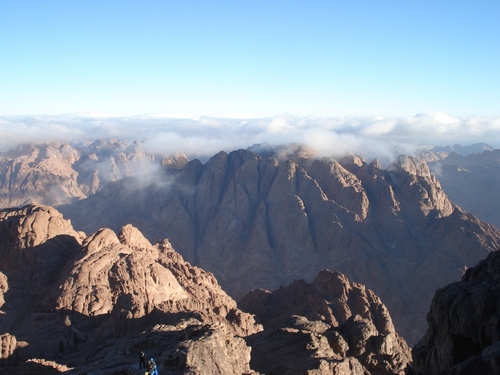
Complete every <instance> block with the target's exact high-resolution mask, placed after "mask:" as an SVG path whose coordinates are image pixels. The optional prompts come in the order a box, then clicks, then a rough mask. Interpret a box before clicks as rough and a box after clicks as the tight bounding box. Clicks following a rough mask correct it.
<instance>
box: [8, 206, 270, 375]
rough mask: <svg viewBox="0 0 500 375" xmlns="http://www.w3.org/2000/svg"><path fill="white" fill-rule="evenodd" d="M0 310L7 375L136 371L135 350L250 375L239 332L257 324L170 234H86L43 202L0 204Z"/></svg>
mask: <svg viewBox="0 0 500 375" xmlns="http://www.w3.org/2000/svg"><path fill="white" fill-rule="evenodd" d="M0 309H1V314H0V348H1V352H0V369H1V372H2V373H9V374H54V373H58V372H66V373H71V374H140V373H141V372H140V371H139V353H140V352H141V351H144V352H145V353H146V355H147V356H148V359H149V357H153V358H154V359H155V360H156V362H157V365H158V368H159V369H161V370H167V369H168V370H169V371H172V372H170V373H173V374H176V373H178V374H181V373H192V374H205V373H213V374H244V373H252V371H251V369H250V366H249V362H250V351H251V349H250V347H248V346H247V344H246V343H245V341H244V340H243V339H242V337H245V336H247V335H250V334H254V333H256V332H259V331H261V330H262V326H261V325H260V324H257V323H256V322H255V320H254V318H253V317H252V316H251V315H250V314H248V313H244V312H242V311H241V310H239V309H238V308H237V305H236V302H235V301H234V300H233V299H232V298H231V297H229V296H228V295H227V294H226V293H225V292H224V291H223V290H222V289H221V288H220V286H219V285H218V283H217V281H216V279H215V278H214V276H213V275H212V274H210V273H208V272H205V271H203V270H202V269H200V268H197V267H193V266H191V265H190V264H189V263H187V262H186V261H184V260H183V259H182V257H181V256H180V255H179V254H178V253H176V252H175V251H174V250H173V248H172V247H171V245H170V243H169V242H168V241H167V240H164V241H161V242H159V243H156V244H154V245H152V244H151V243H150V242H149V241H148V240H147V239H146V238H144V236H143V235H142V234H141V233H140V232H139V231H138V230H137V229H136V228H134V227H132V226H130V225H128V226H125V227H124V228H122V230H121V231H120V232H119V234H118V235H117V234H115V233H114V232H112V231H111V230H109V229H101V230H99V231H97V232H95V233H93V234H92V235H90V236H85V235H84V234H83V233H81V232H75V231H74V230H73V228H72V226H71V224H70V222H69V221H68V220H65V219H64V218H63V217H62V215H61V214H60V213H59V212H58V211H56V210H55V209H53V208H51V207H47V206H26V207H24V208H21V209H4V210H2V211H0ZM142 373H144V372H142ZM160 373H161V371H160Z"/></svg>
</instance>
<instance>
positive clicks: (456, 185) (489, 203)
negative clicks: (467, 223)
mask: <svg viewBox="0 0 500 375" xmlns="http://www.w3.org/2000/svg"><path fill="white" fill-rule="evenodd" d="M429 168H430V169H431V170H432V171H433V173H434V174H435V175H436V176H437V177H438V179H439V181H440V182H441V185H442V187H443V190H444V191H445V192H446V194H447V195H448V196H449V197H450V199H451V200H452V201H453V202H455V203H457V204H458V205H460V206H461V207H463V208H464V209H465V210H467V211H468V212H471V213H473V214H474V215H476V216H477V217H479V218H480V219H481V220H485V221H487V222H489V223H491V224H493V225H494V226H496V227H497V228H500V207H499V206H498V204H497V203H496V202H497V195H498V191H499V189H500V150H491V151H490V150H486V151H483V152H481V153H476V154H470V155H467V156H462V155H459V154H458V153H455V152H452V153H450V154H449V155H448V156H447V157H445V158H443V159H440V160H437V161H433V162H430V163H429Z"/></svg>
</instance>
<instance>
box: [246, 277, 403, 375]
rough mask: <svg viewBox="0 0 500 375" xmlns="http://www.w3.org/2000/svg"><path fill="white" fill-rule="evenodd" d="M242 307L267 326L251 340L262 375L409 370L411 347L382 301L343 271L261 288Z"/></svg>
mask: <svg viewBox="0 0 500 375" xmlns="http://www.w3.org/2000/svg"><path fill="white" fill-rule="evenodd" d="M238 305H239V307H240V308H241V309H242V310H244V311H247V312H250V313H253V314H255V315H256V316H257V318H258V319H259V320H260V321H261V322H262V323H263V324H264V327H265V330H264V331H263V332H260V333H257V334H254V335H251V336H248V337H247V338H246V340H247V343H248V344H249V345H250V346H251V347H252V353H253V355H252V361H251V364H252V368H254V369H255V370H257V371H259V372H262V373H266V374H267V373H280V374H281V373H283V374H284V373H289V371H291V369H293V370H294V371H297V373H314V374H331V373H338V374H351V373H352V374H367V373H370V374H372V373H373V374H375V373H377V374H401V375H403V374H405V373H406V371H408V369H409V364H410V362H411V354H410V349H409V348H408V346H407V344H406V342H405V340H404V339H403V338H401V337H400V336H399V335H398V334H397V333H396V331H395V329H394V326H393V324H392V319H391V317H390V315H389V312H388V311H387V308H386V307H385V306H384V304H383V303H382V302H381V301H380V298H378V297H377V296H376V295H375V294H374V293H373V292H372V291H371V290H369V289H367V288H366V287H365V286H364V285H361V284H357V283H352V282H350V281H349V280H348V279H347V278H346V277H345V276H344V275H342V274H341V273H339V272H331V271H326V270H325V271H321V272H320V273H319V274H318V275H317V276H316V278H315V279H314V281H313V282H312V283H306V282H305V281H303V280H300V281H295V282H293V283H292V284H290V285H289V286H287V287H282V288H279V289H277V290H275V291H273V292H269V291H267V290H262V289H260V290H256V291H253V292H250V293H249V294H247V295H246V296H245V297H243V299H242V300H241V301H240V302H239V303H238Z"/></svg>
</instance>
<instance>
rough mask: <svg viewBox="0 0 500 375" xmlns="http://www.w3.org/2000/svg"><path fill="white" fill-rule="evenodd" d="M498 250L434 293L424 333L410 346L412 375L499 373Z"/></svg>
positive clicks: (499, 294) (499, 272) (499, 297)
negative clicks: (413, 373) (412, 362)
mask: <svg viewBox="0 0 500 375" xmlns="http://www.w3.org/2000/svg"><path fill="white" fill-rule="evenodd" d="M498 301H500V251H496V252H492V253H490V254H489V255H488V257H487V258H486V259H485V260H483V261H481V262H479V264H477V265H476V266H475V267H473V268H469V269H468V270H467V271H466V272H465V274H464V276H463V277H462V280H461V281H460V282H456V283H453V284H450V285H448V286H446V287H444V288H442V289H439V290H438V291H437V292H436V294H435V296H434V299H433V300H432V305H431V308H430V311H429V314H428V315H427V320H428V324H429V326H428V330H427V333H426V334H425V336H424V337H423V338H422V339H421V340H420V341H419V342H418V344H417V345H416V346H415V347H414V348H413V361H414V365H413V367H414V371H415V373H416V374H418V375H423V374H425V375H435V374H436V375H437V374H450V375H451V374H453V375H465V374H467V375H475V374H478V375H479V374H496V373H498V372H499V371H500V366H499V363H500V305H499V303H498Z"/></svg>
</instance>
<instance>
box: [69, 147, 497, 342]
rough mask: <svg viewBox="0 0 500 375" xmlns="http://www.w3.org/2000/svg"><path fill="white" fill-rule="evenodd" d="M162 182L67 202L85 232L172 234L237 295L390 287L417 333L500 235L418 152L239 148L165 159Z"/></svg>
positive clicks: (394, 304) (383, 290)
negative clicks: (305, 285)
mask: <svg viewBox="0 0 500 375" xmlns="http://www.w3.org/2000/svg"><path fill="white" fill-rule="evenodd" d="M155 181H157V183H156V184H153V185H151V184H147V186H146V187H144V186H145V184H144V182H146V181H141V179H139V178H129V179H124V180H120V181H117V182H114V183H109V184H108V185H106V186H105V187H104V188H103V189H101V190H100V191H99V192H98V193H96V194H95V195H92V196H90V197H89V198H87V199H84V200H81V201H78V202H75V203H73V204H71V205H67V206H62V207H60V210H61V211H62V212H63V213H64V215H65V216H66V217H69V218H71V220H72V222H73V223H74V225H75V227H76V228H78V229H80V230H84V231H86V232H88V233H91V232H95V231H96V230H97V229H98V228H99V227H109V228H111V229H112V230H114V231H119V230H120V228H121V227H122V226H124V225H125V224H127V223H132V224H133V225H134V226H136V227H137V228H139V230H141V232H142V233H144V235H145V236H146V237H147V238H148V239H149V240H150V241H158V240H160V239H162V238H164V237H167V238H169V240H170V241H171V243H172V244H173V246H174V247H175V249H177V250H178V251H179V252H180V253H181V254H182V255H183V257H184V258H185V259H186V260H188V261H189V262H190V263H192V264H195V265H197V266H200V267H202V268H203V269H206V270H208V271H210V272H213V273H214V274H215V275H216V277H217V279H218V280H219V282H220V283H221V285H222V286H223V288H224V289H225V290H227V291H228V293H229V294H230V295H231V296H233V297H234V298H241V297H242V296H243V295H244V294H246V293H247V292H249V291H250V290H253V289H257V288H266V289H270V290H271V289H276V288H278V287H279V286H281V285H287V284H289V283H291V282H292V281H293V280H295V279H305V280H306V281H312V280H313V279H314V277H315V276H316V274H317V273H318V272H319V271H320V270H322V269H325V268H329V269H334V270H338V271H340V272H342V273H343V274H345V275H346V276H347V277H348V278H349V279H350V280H354V281H356V282H360V283H363V284H365V285H367V286H368V287H369V288H370V289H372V290H374V292H375V293H377V295H379V296H380V297H381V298H382V300H383V301H384V303H385V304H386V305H387V306H388V308H389V310H390V311H391V314H392V316H393V319H394V323H395V325H396V327H397V329H398V332H400V333H401V334H402V335H403V336H404V337H405V338H406V339H407V340H408V341H409V342H410V343H415V342H416V340H417V339H418V338H419V337H421V336H422V335H423V333H424V332H425V318H424V317H425V313H426V311H427V309H428V306H429V304H430V301H431V298H432V293H433V291H434V290H436V289H437V288H438V287H439V286H441V285H445V284H447V283H450V282H452V281H455V280H457V279H458V278H459V277H460V272H459V269H461V268H463V267H464V265H467V266H471V265H473V264H475V263H477V261H478V260H480V259H482V258H484V256H486V255H487V253H488V252H489V251H492V250H494V249H496V248H498V247H499V245H500V231H499V230H498V229H496V228H494V227H492V226H491V225H488V224H485V223H483V222H480V221H479V220H478V219H477V218H475V217H474V216H472V215H470V214H467V213H466V212H465V211H463V210H462V209H461V208H460V207H458V206H456V205H454V204H453V203H451V202H450V200H449V199H448V198H447V196H446V195H445V193H444V191H443V190H442V189H441V186H440V184H439V182H438V181H437V180H436V178H435V177H434V175H432V174H431V173H430V171H429V169H428V167H427V165H426V164H425V163H424V162H422V161H418V160H416V159H414V158H410V157H404V156H402V157H399V158H398V159H397V160H396V161H395V162H394V163H393V164H392V165H390V166H389V167H387V168H386V169H385V170H382V169H381V166H380V163H378V162H377V161H376V160H375V161H373V162H371V163H369V164H367V163H366V162H365V161H364V160H362V159H361V158H359V157H356V156H348V157H345V158H343V159H341V160H331V159H323V160H317V159H312V158H310V157H309V156H308V155H307V154H306V153H301V154H296V155H295V156H294V157H292V158H287V159H281V158H280V157H279V156H278V155H277V154H273V153H272V152H271V151H269V150H267V151H266V155H265V156H260V155H258V154H256V153H253V152H250V151H244V150H239V151H235V152H231V153H230V154H226V153H224V152H221V153H219V154H217V155H215V156H214V157H212V158H211V159H210V160H209V161H208V162H207V163H206V164H202V163H201V162H199V161H198V160H193V161H191V162H189V163H187V164H186V165H185V166H184V167H183V168H182V169H171V168H169V167H168V165H166V166H165V170H164V173H163V174H162V175H159V176H157V178H156V180H155Z"/></svg>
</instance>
